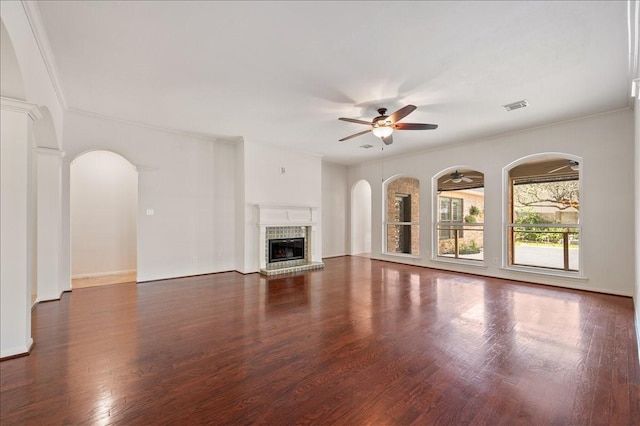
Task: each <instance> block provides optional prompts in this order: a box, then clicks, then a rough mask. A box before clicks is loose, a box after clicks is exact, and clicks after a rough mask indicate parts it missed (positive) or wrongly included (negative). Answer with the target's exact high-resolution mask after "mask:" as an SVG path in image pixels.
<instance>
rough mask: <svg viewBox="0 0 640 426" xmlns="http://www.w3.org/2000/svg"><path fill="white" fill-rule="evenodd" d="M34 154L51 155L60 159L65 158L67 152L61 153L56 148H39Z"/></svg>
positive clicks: (34, 149)
mask: <svg viewBox="0 0 640 426" xmlns="http://www.w3.org/2000/svg"><path fill="white" fill-rule="evenodd" d="M33 152H34V153H36V154H43V155H51V156H53V157H58V158H64V157H65V152H64V151H60V150H59V149H56V148H43V147H38V148H33Z"/></svg>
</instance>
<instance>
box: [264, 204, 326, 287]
mask: <svg viewBox="0 0 640 426" xmlns="http://www.w3.org/2000/svg"><path fill="white" fill-rule="evenodd" d="M257 207H258V229H259V234H258V236H259V244H258V260H259V263H260V273H261V274H263V275H267V276H272V275H279V274H288V273H298V272H303V271H310V270H313V269H320V268H323V267H324V263H322V247H321V240H320V239H319V238H317V236H318V234H319V229H318V222H319V219H318V214H319V208H318V207H303V206H278V205H265V204H260V205H258V206H257Z"/></svg>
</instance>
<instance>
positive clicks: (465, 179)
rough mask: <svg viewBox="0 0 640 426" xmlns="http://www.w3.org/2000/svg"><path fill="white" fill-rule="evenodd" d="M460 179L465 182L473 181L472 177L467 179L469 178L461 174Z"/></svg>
mask: <svg viewBox="0 0 640 426" xmlns="http://www.w3.org/2000/svg"><path fill="white" fill-rule="evenodd" d="M461 179H462V180H463V181H465V182H467V183H469V182H473V179H469V178H468V177H466V176H462V178H461Z"/></svg>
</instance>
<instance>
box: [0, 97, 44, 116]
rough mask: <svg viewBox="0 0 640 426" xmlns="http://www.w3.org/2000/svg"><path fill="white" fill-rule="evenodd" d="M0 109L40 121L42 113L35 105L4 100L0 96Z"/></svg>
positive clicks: (14, 100)
mask: <svg viewBox="0 0 640 426" xmlns="http://www.w3.org/2000/svg"><path fill="white" fill-rule="evenodd" d="M0 107H1V108H2V109H3V110H5V111H12V112H19V113H22V114H27V115H28V116H29V118H31V119H32V120H34V121H35V120H40V119H41V118H42V111H41V110H40V107H38V105H36V104H32V103H29V102H25V101H21V100H19V99H13V98H5V97H4V96H0Z"/></svg>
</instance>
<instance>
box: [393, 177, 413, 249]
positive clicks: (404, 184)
mask: <svg viewBox="0 0 640 426" xmlns="http://www.w3.org/2000/svg"><path fill="white" fill-rule="evenodd" d="M398 194H403V195H409V197H410V199H411V220H410V221H411V222H419V221H420V181H419V180H418V179H415V178H409V177H401V178H397V179H395V180H393V181H392V182H390V183H389V184H388V185H387V222H399V221H400V218H399V217H398V214H397V207H396V196H397V195H398ZM404 221H405V222H406V221H407V220H406V219H405V220H404ZM410 229H411V253H410V254H414V255H418V254H420V227H419V226H418V225H412V226H411V227H410ZM400 238H401V232H399V227H398V226H392V225H387V252H389V253H402V252H403V251H402V248H401V247H399V246H400V244H399V243H400Z"/></svg>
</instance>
